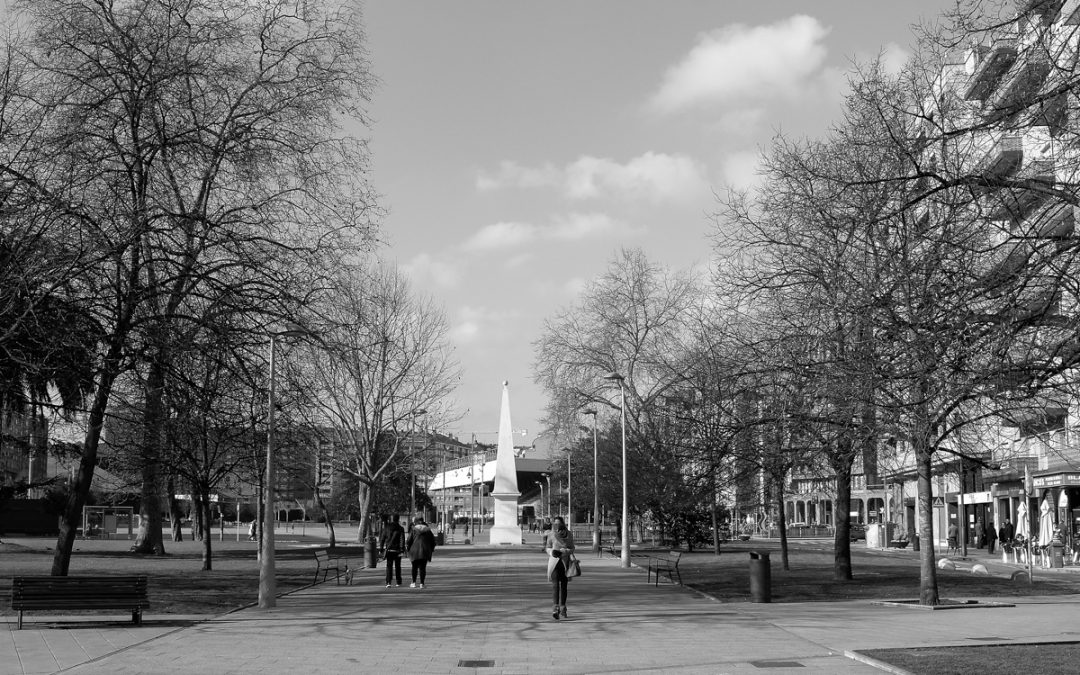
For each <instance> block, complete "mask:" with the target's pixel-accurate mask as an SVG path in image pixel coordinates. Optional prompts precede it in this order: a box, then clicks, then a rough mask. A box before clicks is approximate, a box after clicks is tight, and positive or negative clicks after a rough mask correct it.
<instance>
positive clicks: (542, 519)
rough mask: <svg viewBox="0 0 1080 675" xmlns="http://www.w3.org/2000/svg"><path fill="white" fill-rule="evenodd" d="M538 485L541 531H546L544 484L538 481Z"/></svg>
mask: <svg viewBox="0 0 1080 675" xmlns="http://www.w3.org/2000/svg"><path fill="white" fill-rule="evenodd" d="M536 484H537V485H539V486H540V531H541V532H543V531H544V484H543V483H541V482H540V481H536Z"/></svg>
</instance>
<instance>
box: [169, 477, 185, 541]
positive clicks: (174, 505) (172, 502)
mask: <svg viewBox="0 0 1080 675" xmlns="http://www.w3.org/2000/svg"><path fill="white" fill-rule="evenodd" d="M166 489H167V490H168V491H169V519H170V520H171V521H172V539H173V541H184V528H183V527H181V526H180V525H181V523H182V522H183V520H184V513H183V512H182V511H181V510H180V500H178V499H177V498H176V478H175V477H174V476H172V475H170V476H169V479H168V483H167V485H166Z"/></svg>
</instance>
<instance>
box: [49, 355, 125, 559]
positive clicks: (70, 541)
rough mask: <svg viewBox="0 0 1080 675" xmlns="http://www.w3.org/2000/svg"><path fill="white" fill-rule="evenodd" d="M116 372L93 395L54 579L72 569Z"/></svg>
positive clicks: (107, 373) (62, 516)
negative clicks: (84, 507)
mask: <svg viewBox="0 0 1080 675" xmlns="http://www.w3.org/2000/svg"><path fill="white" fill-rule="evenodd" d="M119 355H120V347H119V346H118V343H116V342H114V344H113V346H112V348H111V349H110V350H109V357H108V358H107V359H106V364H110V363H112V364H115V363H118V362H119ZM115 371H116V369H115V368H107V369H106V371H105V372H104V373H103V374H102V376H101V381H100V382H99V383H98V387H97V392H96V393H95V394H94V403H93V405H92V406H91V408H90V417H89V421H88V424H87V428H86V436H85V437H84V439H83V448H82V455H81V456H80V458H79V470H78V472H76V474H75V480H74V482H72V484H71V486H70V490H69V492H68V499H67V504H66V505H65V506H64V511H63V513H62V514H60V534H59V535H57V538H56V552H55V553H53V561H52V570H51V571H50V574H52V576H54V577H66V576H67V573H68V569H69V567H70V566H71V549H72V548H73V547H74V545H75V530H76V529H77V528H78V526H79V525H80V524H81V523H82V512H83V506H85V505H86V498H87V496H88V495H89V494H90V483H91V481H92V480H93V478H94V467H95V466H96V465H97V451H98V443H100V442H101V426H102V423H103V421H104V420H105V410H106V408H108V405H109V396H110V394H111V393H112V385H113V382H114V381H115V379H116V372H115Z"/></svg>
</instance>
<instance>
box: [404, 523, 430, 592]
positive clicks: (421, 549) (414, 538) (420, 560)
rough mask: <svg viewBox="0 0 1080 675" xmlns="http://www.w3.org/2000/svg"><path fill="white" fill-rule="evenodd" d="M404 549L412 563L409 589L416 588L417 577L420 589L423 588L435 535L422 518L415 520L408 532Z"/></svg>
mask: <svg viewBox="0 0 1080 675" xmlns="http://www.w3.org/2000/svg"><path fill="white" fill-rule="evenodd" d="M405 548H406V550H408V551H409V561H410V562H411V563H412V583H411V584H409V588H416V587H417V586H416V578H417V575H419V577H420V588H423V587H424V583H425V582H426V581H427V565H428V563H429V562H431V554H432V553H434V552H435V534H434V533H432V531H431V528H430V527H428V524H427V523H426V522H424V519H423V518H417V519H416V521H415V523H414V524H413V527H412V529H411V530H409V538H408V539H407V540H406V541H405Z"/></svg>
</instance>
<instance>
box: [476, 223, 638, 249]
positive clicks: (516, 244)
mask: <svg viewBox="0 0 1080 675" xmlns="http://www.w3.org/2000/svg"><path fill="white" fill-rule="evenodd" d="M637 232H638V230H635V229H634V228H631V227H630V226H629V225H627V224H626V223H623V222H621V221H618V220H615V219H614V218H612V217H610V216H608V215H607V214H604V213H571V214H570V215H568V216H562V217H558V218H556V219H555V220H553V221H552V222H551V223H550V224H548V225H535V224H533V223H518V222H502V223H495V224H493V225H487V226H485V227H483V228H481V229H480V230H479V231H478V232H476V233H475V234H474V235H473V236H471V237H469V239H467V240H466V241H465V243H464V244H462V246H461V248H462V249H464V250H466V251H471V252H484V251H495V250H501V249H510V248H520V247H522V246H528V245H529V244H534V243H538V242H549V241H580V240H582V239H595V238H600V237H605V236H609V235H631V234H636V233H637Z"/></svg>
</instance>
